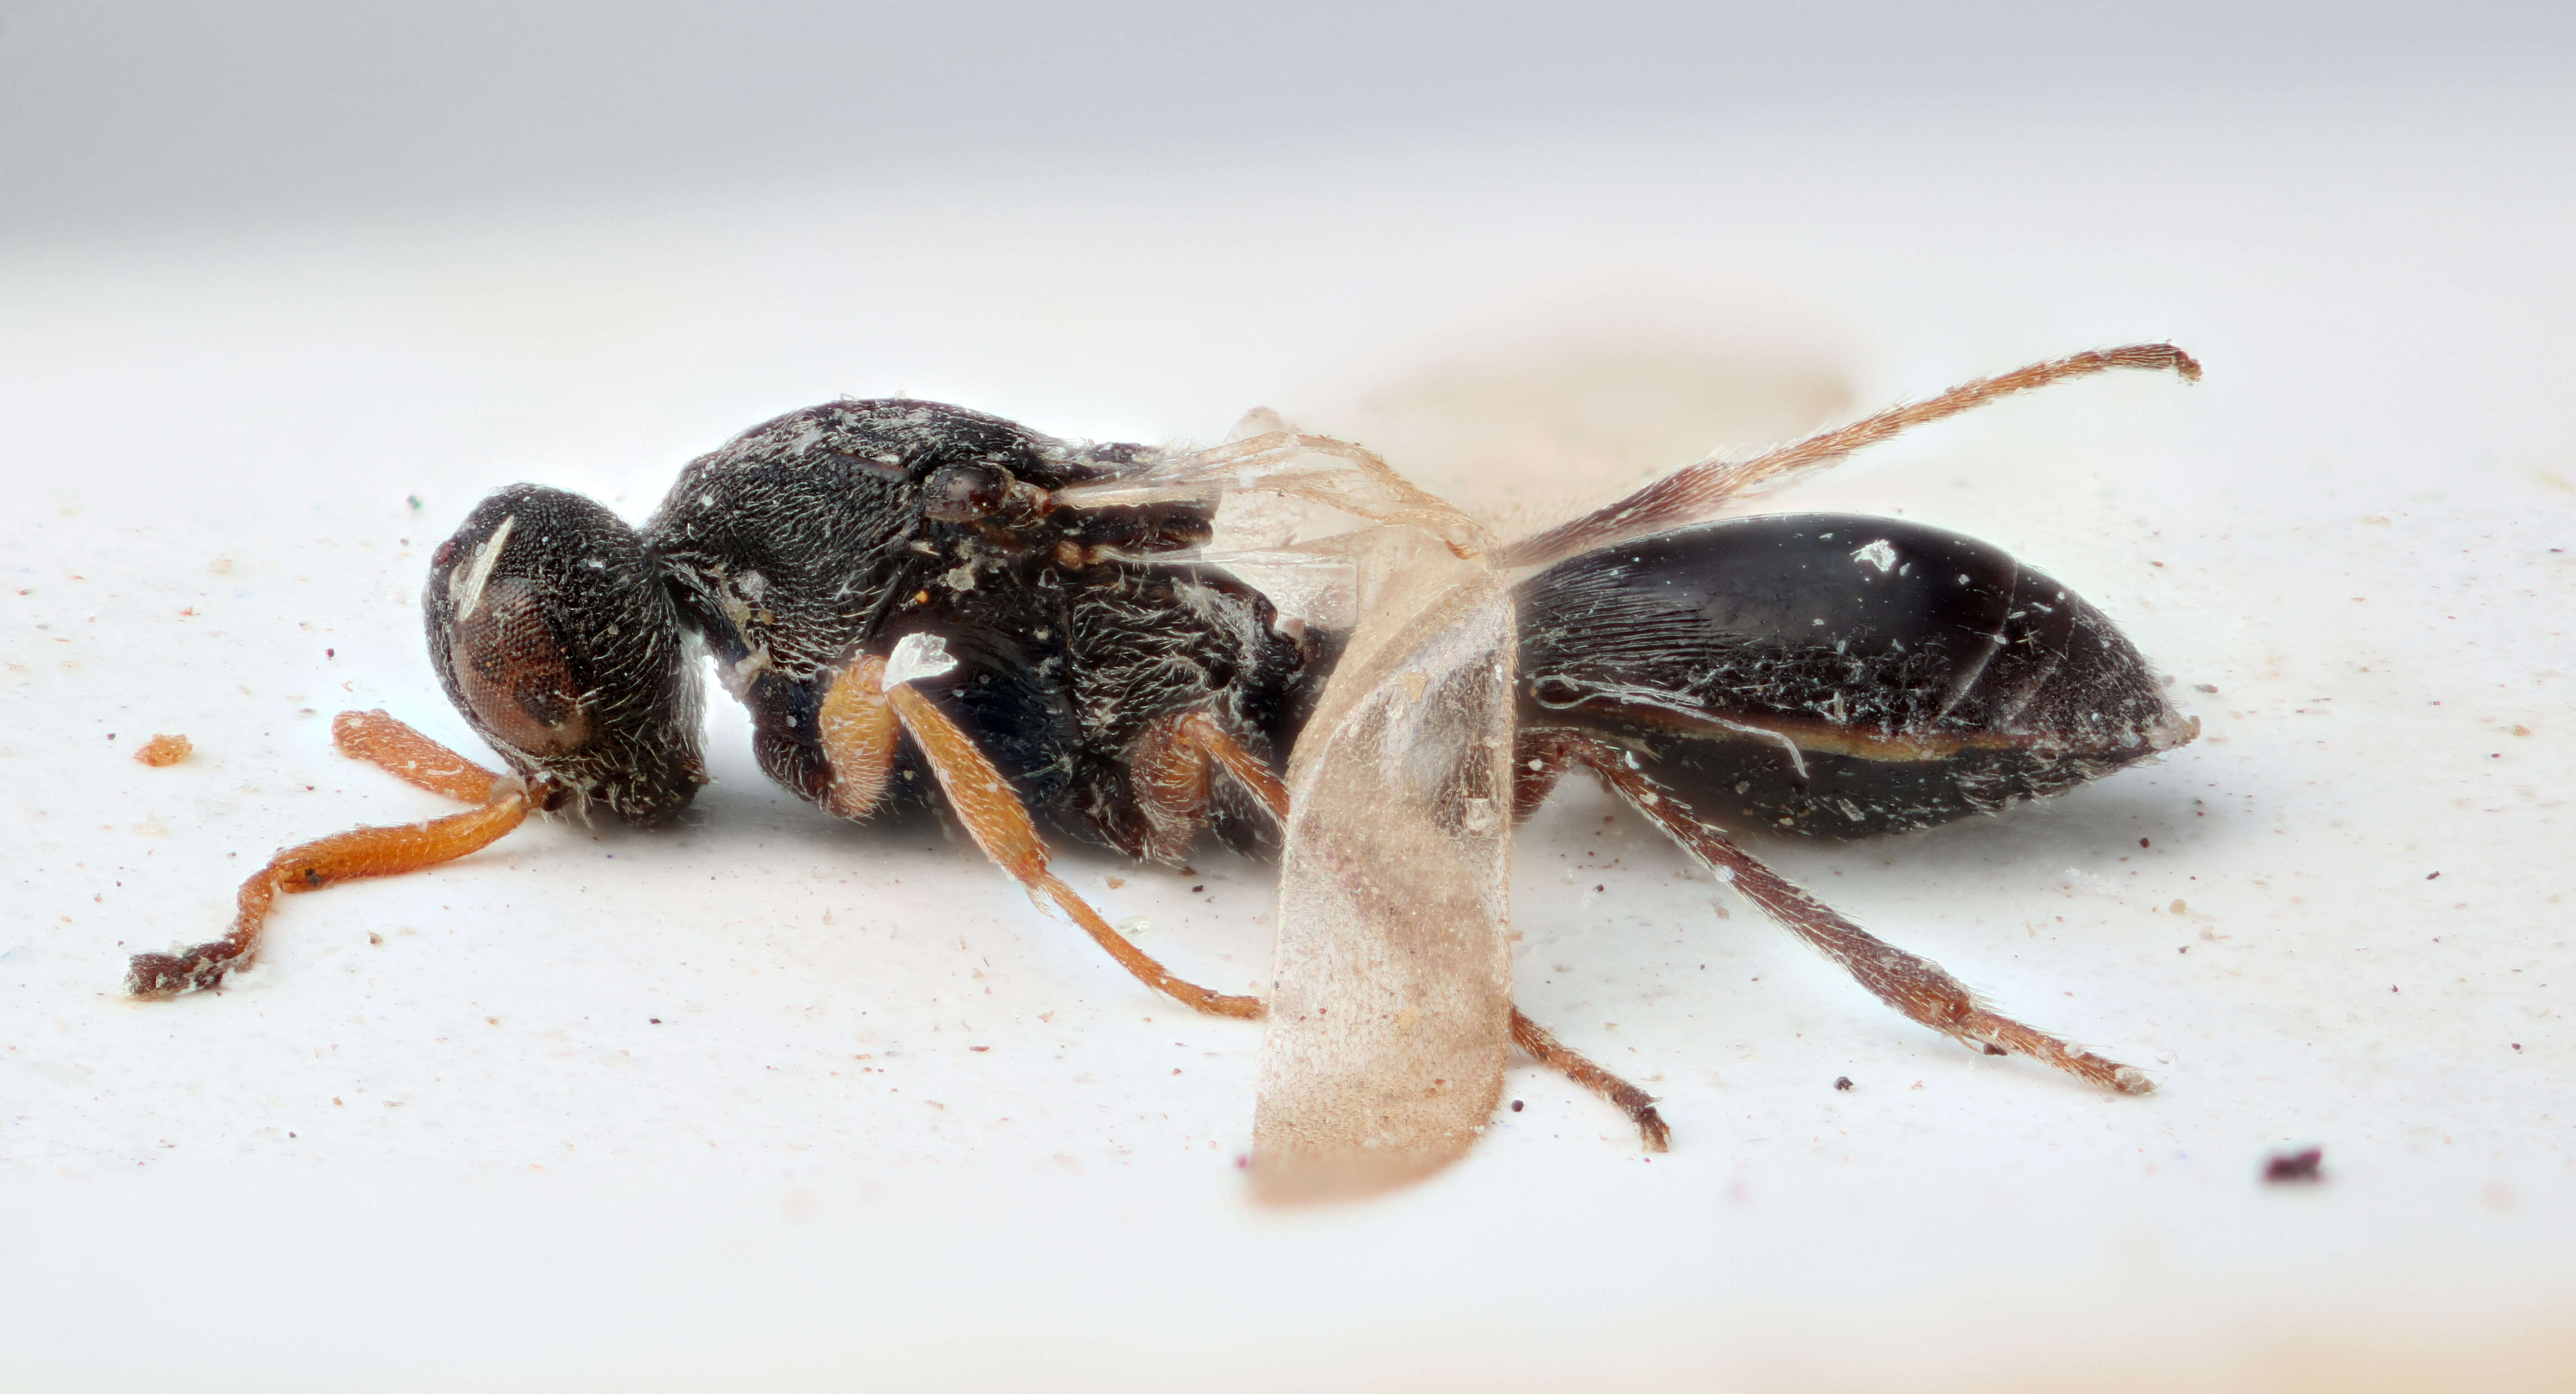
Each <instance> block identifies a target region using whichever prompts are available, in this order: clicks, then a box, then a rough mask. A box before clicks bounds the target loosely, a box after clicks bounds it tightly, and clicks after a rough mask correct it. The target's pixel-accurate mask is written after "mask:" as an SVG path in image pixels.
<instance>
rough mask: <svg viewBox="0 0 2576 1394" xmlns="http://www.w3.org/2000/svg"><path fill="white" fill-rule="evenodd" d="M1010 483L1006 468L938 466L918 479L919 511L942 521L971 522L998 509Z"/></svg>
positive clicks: (976, 463) (993, 466)
mask: <svg viewBox="0 0 2576 1394" xmlns="http://www.w3.org/2000/svg"><path fill="white" fill-rule="evenodd" d="M1012 483H1013V480H1012V478H1011V473H1010V471H1008V470H1005V469H1002V468H1000V467H999V466H996V465H987V464H983V463H981V462H976V461H969V462H967V463H964V464H956V465H942V466H940V467H939V468H938V469H936V470H934V471H932V472H931V475H930V478H928V479H926V480H924V481H922V486H921V511H922V513H923V515H924V516H927V517H930V518H935V519H937V520H938V521H940V522H943V523H971V522H974V521H975V520H977V519H979V518H984V517H988V516H990V515H991V514H992V512H993V510H995V509H997V508H1000V507H1001V506H1002V500H1004V499H1006V498H1008V497H1010V493H1011V485H1012Z"/></svg>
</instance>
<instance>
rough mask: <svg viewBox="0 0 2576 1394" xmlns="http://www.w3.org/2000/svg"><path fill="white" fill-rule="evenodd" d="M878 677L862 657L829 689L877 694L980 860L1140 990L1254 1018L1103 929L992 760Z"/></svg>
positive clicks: (931, 709)
mask: <svg viewBox="0 0 2576 1394" xmlns="http://www.w3.org/2000/svg"><path fill="white" fill-rule="evenodd" d="M884 678H885V661H884V660H883V659H879V658H875V657H862V658H860V659H859V661H858V663H857V665H855V666H854V667H853V668H852V669H851V670H850V673H849V674H848V676H846V677H844V678H843V679H842V680H841V681H840V682H839V683H838V684H836V685H835V687H834V691H835V692H838V691H839V690H840V689H841V688H843V687H852V688H854V689H855V690H854V691H853V693H852V696H851V698H850V700H852V701H857V700H859V698H860V696H861V695H863V694H864V691H865V689H867V688H875V689H876V690H877V691H878V693H879V699H880V700H882V701H884V702H885V703H886V704H887V705H888V706H889V707H891V708H892V709H893V712H894V716H895V719H896V720H898V721H900V722H902V723H903V730H904V733H905V734H906V735H909V736H911V737H912V740H913V744H914V745H916V746H918V747H919V748H920V750H921V753H922V756H923V758H924V759H926V760H928V761H929V762H930V770H931V773H932V774H933V775H935V776H937V777H938V780H939V788H940V791H941V792H942V793H945V794H946V795H947V796H948V805H949V807H950V808H952V809H954V810H956V813H957V821H959V822H960V823H963V824H964V825H965V826H966V832H967V835H968V836H970V837H972V838H974V839H975V845H976V846H978V847H981V848H983V849H984V855H985V856H987V857H990V858H992V859H993V864H994V865H995V866H998V867H1000V868H1001V869H1002V870H1003V871H1005V872H1007V873H1009V874H1010V876H1011V878H1012V879H1013V880H1016V881H1018V882H1019V883H1020V884H1021V885H1023V886H1026V887H1027V888H1028V890H1029V893H1030V894H1031V895H1033V896H1044V897H1045V898H1046V899H1047V900H1048V901H1050V902H1052V903H1053V904H1054V905H1055V906H1056V907H1057V908H1058V909H1061V910H1062V911H1064V913H1065V914H1067V915H1068V916H1071V917H1072V919H1073V922H1074V923H1075V924H1077V925H1079V926H1081V927H1082V931H1083V932H1084V933H1085V934H1088V935H1090V936H1091V938H1092V940H1093V942H1095V943H1097V944H1099V945H1100V947H1101V948H1103V949H1105V950H1107V951H1108V953H1109V956H1110V957H1111V958H1114V959H1116V960H1118V963H1119V966H1121V967H1123V968H1125V969H1126V970H1127V971H1128V972H1130V973H1133V974H1135V975H1136V978H1137V980H1138V981H1140V982H1142V983H1144V984H1145V985H1146V986H1147V987H1150V988H1152V989H1154V990H1155V991H1157V992H1160V993H1163V994H1164V995H1166V996H1168V997H1171V998H1172V999H1173V1000H1175V1001H1178V1002H1180V1003H1181V1004H1182V1005H1184V1006H1187V1007H1190V1008H1192V1009H1193V1010H1196V1011H1201V1012H1205V1013H1207V1014H1208V1015H1210V1016H1230V1017H1257V1016H1259V1015H1261V999H1260V998H1258V997H1237V996H1232V995H1229V994H1226V993H1221V992H1211V991H1209V990H1208V989H1206V988H1203V987H1200V986H1199V985H1198V984H1196V983H1193V982H1188V981H1185V980H1183V979H1181V978H1176V977H1174V976H1172V974H1171V973H1170V972H1168V971H1166V970H1165V969H1164V967H1163V965H1162V964H1160V963H1157V962H1155V961H1154V959H1153V957H1152V956H1151V955H1149V954H1147V953H1146V952H1145V951H1144V950H1142V949H1139V948H1137V947H1136V946H1135V945H1134V944H1132V943H1130V942H1128V940H1127V937H1126V936H1125V935H1123V934H1120V933H1119V932H1118V931H1117V930H1115V929H1112V928H1110V925H1109V921H1107V920H1105V919H1103V918H1101V916H1100V912H1099V911H1097V910H1094V909H1092V908H1091V906H1090V904H1089V903H1088V902H1086V901H1084V900H1083V898H1082V897H1081V896H1079V895H1076V894H1075V893H1074V890H1073V887H1071V886H1068V885H1066V884H1065V883H1064V882H1063V881H1062V880H1061V879H1059V878H1058V877H1057V876H1056V875H1055V873H1053V872H1051V871H1049V870H1047V850H1046V844H1045V843H1044V842H1043V841H1040V840H1039V838H1038V830H1037V825H1036V824H1035V823H1034V822H1032V821H1031V820H1030V818H1029V811H1028V810H1027V809H1026V808H1023V807H1021V805H1020V796H1019V795H1018V794H1017V793H1015V792H1013V791H1012V789H1011V786H1010V782H1009V781H1007V780H1005V779H1003V778H1002V772H1001V771H1000V770H998V769H996V768H994V766H993V762H992V761H990V760H988V759H986V758H984V752H982V751H980V750H978V749H976V748H975V742H974V741H973V740H972V739H970V738H969V737H968V736H967V734H966V733H965V732H964V731H962V730H960V729H958V727H957V724H956V723H955V722H952V721H950V720H949V719H948V717H947V715H946V714H945V713H943V712H941V711H940V710H939V708H938V707H936V706H934V705H932V704H931V701H930V699H929V698H927V697H924V696H923V695H921V693H920V692H919V691H917V690H915V689H914V687H913V686H912V684H910V683H898V684H896V685H895V686H894V687H893V688H892V689H891V690H888V689H886V688H885V687H884V685H883V684H884Z"/></svg>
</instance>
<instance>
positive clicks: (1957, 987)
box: [1524, 733, 2156, 1094]
mask: <svg viewBox="0 0 2576 1394" xmlns="http://www.w3.org/2000/svg"><path fill="white" fill-rule="evenodd" d="M1541 741H1543V742H1544V743H1545V744H1546V745H1548V746H1550V747H1553V749H1554V750H1555V751H1556V752H1557V754H1558V758H1567V759H1572V760H1575V761H1579V762H1580V763H1582V764H1584V765H1586V766H1589V767H1590V768H1591V769H1593V770H1594V771H1596V772H1598V773H1599V774H1600V775H1601V777H1602V778H1603V779H1604V780H1605V781H1607V782H1608V783H1609V785H1610V787H1611V788H1613V789H1616V790H1617V791H1619V794H1620V796H1621V797H1623V798H1625V799H1626V800H1627V801H1628V802H1629V803H1631V804H1633V805H1635V806H1636V808H1637V811H1638V812H1640V813H1643V814H1645V815H1646V817H1648V818H1649V819H1651V820H1653V822H1654V824H1655V826H1657V827H1659V828H1661V829H1663V830H1664V832H1665V834H1666V835H1668V836H1670V837H1671V838H1672V839H1673V840H1674V841H1675V842H1678V843H1680V844H1681V845H1682V848H1683V850H1685V851H1687V852H1689V853H1690V854H1691V855H1692V856H1694V857H1697V858H1698V859H1699V860H1700V861H1701V862H1702V863H1704V864H1706V865H1707V866H1708V867H1709V869H1710V870H1712V871H1715V872H1716V873H1717V874H1718V877H1719V879H1721V880H1724V881H1726V882H1727V883H1728V884H1730V885H1732V886H1734V888H1735V889H1736V891H1737V892H1738V893H1739V894H1741V895H1743V896H1744V897H1745V898H1746V899H1747V900H1750V901H1752V902H1753V903H1754V904H1755V905H1757V906H1760V907H1761V908H1762V911H1763V913H1765V914H1767V915H1769V916H1770V917H1771V918H1772V919H1774V920H1777V921H1779V922H1780V924H1781V925H1783V926H1785V927H1786V928H1787V929H1788V930H1789V932H1791V933H1793V934H1795V935H1797V936H1798V937H1799V938H1801V939H1804V940H1806V941H1807V942H1808V943H1809V944H1810V945H1812V946H1814V947H1815V949H1816V950H1817V951H1818V952H1820V953H1822V954H1823V955H1824V956H1825V957H1827V958H1829V959H1832V960H1833V961H1834V962H1835V963H1837V964H1839V965H1841V966H1842V968H1843V971H1845V972H1847V973H1849V974H1851V975H1852V977H1854V978H1855V979H1857V980H1859V982H1860V985H1861V986H1862V987H1865V988H1867V989H1869V991H1870V992H1871V993H1872V994H1873V995H1874V996H1876V997H1877V998H1878V1000H1880V1001H1882V1002H1885V1003H1886V1004H1887V1005H1889V1006H1891V1007H1894V1008H1895V1009H1896V1010H1898V1011H1900V1012H1903V1013H1904V1014H1905V1015H1906V1016H1908V1017H1910V1018H1912V1019H1913V1020H1915V1021H1918V1022H1921V1023H1922V1024H1923V1025H1925V1026H1929V1027H1931V1028H1932V1029H1933V1030H1935V1031H1938V1032H1941V1033H1942V1034H1943V1035H1947V1036H1955V1037H1957V1038H1958V1039H1960V1040H1963V1041H1969V1042H1973V1043H1974V1044H1977V1045H1980V1046H1983V1047H1985V1050H1986V1053H1987V1054H1989V1055H2003V1054H2007V1053H2017V1054H2021V1055H2027V1056H2029V1057H2031V1058H2032V1059H2034V1060H2037V1061H2040V1062H2041V1063H2043V1064H2048V1065H2054V1066H2056V1067H2057V1068H2059V1069H2061V1070H2064V1071H2066V1072H2067V1073H2068V1074H2071V1075H2075V1076H2077V1077H2079V1078H2082V1079H2086V1080H2090V1081H2092V1082H2093V1083H2095V1084H2099V1085H2102V1086H2103V1087H2105V1088H2109V1089H2115V1090H2118V1091H2119V1092H2120V1093H2123V1094H2145V1093H2149V1092H2151V1091H2153V1090H2154V1089H2155V1087H2156V1085H2155V1081H2154V1080H2151V1079H2149V1078H2147V1075H2146V1072H2145V1071H2143V1070H2140V1069H2138V1068H2136V1067H2134V1066H2130V1065H2123V1064H2120V1063H2119V1062H2118V1061H2115V1060H2105V1059H2103V1058H2102V1057H2101V1056H2099V1055H2095V1054H2093V1053H2092V1052H2090V1051H2084V1050H2078V1049H2076V1048H2075V1047H2073V1046H2071V1045H2068V1044H2067V1043H2066V1042H2064V1041H2062V1040H2059V1039H2058V1038H2057V1037H2055V1036H2051V1035H2049V1034H2048V1033H2046V1032H2044V1031H2041V1030H2038V1029H2037V1028H2035V1027H2030V1026H2025V1025H2023V1024H2022V1023H2020V1022H2018V1021H2015V1020H2013V1019H2012V1018H2010V1017H2007V1016H2003V1015H2001V1014H1999V1013H1996V1012H1993V1011H1990V1010H1988V1009H1987V1008H1986V1005H1985V1004H1984V1003H1982V1002H1980V1001H1978V1000H1977V998H1976V995H1975V994H1974V993H1971V992H1969V991H1968V989H1967V986H1966V985H1965V984H1963V983H1961V982H1960V981H1959V980H1958V979H1956V978H1954V977H1951V976H1950V975H1949V974H1948V973H1947V972H1945V971H1943V969H1942V967H1941V965H1939V964H1937V963H1934V962H1933V961H1932V960H1930V959H1928V958H1920V957H1917V956H1916V955H1913V954H1910V953H1907V952H1905V951H1904V950H1903V949H1900V948H1897V947H1895V946H1894V945H1892V944H1889V943H1887V942H1886V941H1885V940H1882V939H1879V938H1877V937H1876V936H1874V935H1872V934H1870V933H1869V932H1868V931H1867V930H1864V929H1862V928H1861V927H1860V926H1858V925H1856V924H1853V923H1852V922H1851V921H1849V920H1846V919H1844V918H1843V917H1842V916H1840V915H1838V914H1836V913H1834V911H1833V909H1832V908H1831V907H1829V906H1827V905H1826V904H1825V903H1824V902H1822V901H1820V900H1818V899H1816V898H1815V897H1814V896H1811V895H1809V894H1807V893H1806V892H1805V891H1802V890H1800V889H1798V888H1797V887H1796V886H1793V885H1791V884H1789V882H1788V881H1786V880H1784V879H1782V878H1781V876H1780V874H1779V873H1778V872H1775V871H1773V870H1772V869H1771V868H1769V867H1767V866H1764V865H1763V864H1762V863H1760V862H1758V861H1755V860H1754V859H1753V858H1752V857H1750V856H1748V855H1746V853H1745V852H1744V849H1742V848H1740V847H1738V846H1736V845H1735V844H1734V843H1733V842H1731V841H1729V840H1728V839H1727V837H1726V836H1725V835H1724V834H1722V833H1720V832H1719V831H1718V830H1717V829H1715V828H1713V827H1711V826H1709V825H1708V824H1707V823H1705V822H1702V821H1701V820H1700V818H1699V816H1698V815H1697V814H1695V813H1693V812H1692V811H1691V810H1690V807H1689V806H1688V805H1686V804H1684V803H1682V802H1681V801H1680V800H1678V799H1676V798H1674V797H1673V796H1672V793H1671V792H1670V791H1669V790H1666V789H1665V788H1663V787H1662V786H1661V785H1658V784H1657V783H1655V782H1654V781H1653V780H1651V779H1649V778H1647V777H1646V775H1645V774H1644V772H1643V771H1641V770H1639V769H1638V768H1636V766H1635V764H1634V763H1633V761H1632V757H1630V756H1629V755H1628V754H1627V752H1625V751H1621V750H1616V749H1613V748H1611V747H1610V746H1607V745H1604V744H1602V743H1601V742H1598V741H1594V740H1590V739H1588V738H1585V737H1582V736H1576V735H1571V734H1561V733H1551V734H1550V735H1548V736H1546V737H1543V738H1541ZM1539 743H1540V742H1524V749H1525V750H1526V749H1528V748H1529V747H1531V746H1533V745H1536V744H1539Z"/></svg>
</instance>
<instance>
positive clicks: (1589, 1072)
mask: <svg viewBox="0 0 2576 1394" xmlns="http://www.w3.org/2000/svg"><path fill="white" fill-rule="evenodd" d="M1512 1044H1514V1045H1517V1046H1519V1047H1520V1048H1521V1049H1523V1050H1525V1051H1528V1052H1529V1055H1530V1058H1531V1059H1533V1060H1536V1061H1537V1062H1539V1063H1540V1064H1542V1065H1545V1066H1547V1067H1548V1068H1549V1069H1552V1070H1555V1071H1557V1072H1558V1073H1560V1074H1562V1075H1564V1076H1565V1077H1566V1078H1567V1079H1570V1080H1573V1081H1574V1082H1575V1083H1577V1084H1580V1085H1582V1086H1583V1087H1584V1088H1586V1089H1589V1090H1591V1091H1592V1092H1593V1093H1595V1094H1598V1095H1600V1096H1601V1097H1602V1098H1605V1099H1607V1100H1609V1101H1610V1102H1611V1104H1612V1105H1613V1106H1615V1107H1616V1108H1618V1110H1619V1111H1620V1112H1622V1113H1625V1114H1627V1115H1628V1119H1629V1121H1630V1122H1633V1123H1635V1124H1636V1125H1637V1132H1638V1133H1639V1134H1640V1135H1641V1136H1643V1137H1644V1138H1645V1139H1646V1150H1647V1151H1649V1152H1667V1151H1670V1150H1672V1143H1673V1130H1672V1129H1671V1128H1669V1127H1666V1126H1665V1125H1664V1118H1663V1115H1662V1114H1659V1113H1657V1112H1655V1097H1654V1096H1653V1095H1652V1094H1649V1093H1647V1092H1646V1091H1645V1090H1643V1089H1640V1088H1638V1087H1637V1086H1635V1085H1633V1084H1630V1083H1629V1082H1628V1081H1626V1080H1624V1079H1621V1078H1620V1077H1618V1076H1617V1075H1614V1074H1612V1073H1610V1072H1609V1071H1608V1070H1605V1069H1603V1068H1601V1067H1600V1066H1598V1065H1595V1064H1593V1063H1592V1062H1591V1061H1589V1060H1586V1059H1584V1058H1583V1057H1582V1056H1580V1055H1577V1054H1575V1053H1574V1052H1573V1051H1571V1050H1568V1049H1566V1048H1565V1044H1564V1043H1563V1042H1562V1041H1559V1040H1558V1039H1557V1038H1556V1037H1555V1036H1553V1035H1551V1034H1549V1032H1548V1030H1547V1028H1546V1027H1544V1026H1541V1025H1539V1024H1538V1023H1537V1022H1535V1021H1532V1020H1530V1019H1529V1017H1528V1016H1526V1015H1524V1014H1523V1013H1522V1011H1521V1009H1520V1008H1518V1007H1514V1008H1512Z"/></svg>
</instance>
